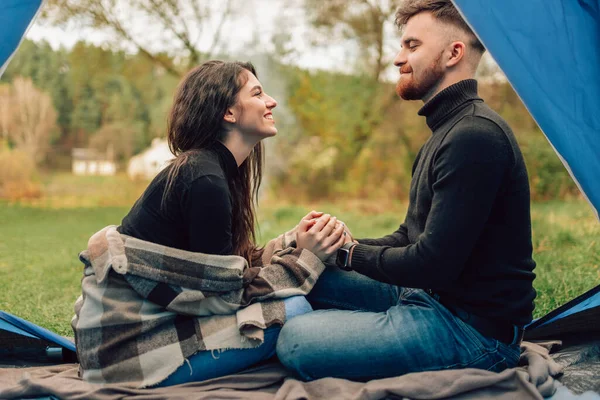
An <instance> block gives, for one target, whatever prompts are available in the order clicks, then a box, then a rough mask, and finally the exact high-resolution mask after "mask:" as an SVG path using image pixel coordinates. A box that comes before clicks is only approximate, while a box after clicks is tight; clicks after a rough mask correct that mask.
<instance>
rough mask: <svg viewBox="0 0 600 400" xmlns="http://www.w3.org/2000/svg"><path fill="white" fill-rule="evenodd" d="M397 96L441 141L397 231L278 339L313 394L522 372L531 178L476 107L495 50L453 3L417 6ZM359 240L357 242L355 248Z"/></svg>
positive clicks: (362, 245) (406, 8)
mask: <svg viewBox="0 0 600 400" xmlns="http://www.w3.org/2000/svg"><path fill="white" fill-rule="evenodd" d="M396 24H397V25H398V27H399V28H400V29H401V30H402V37H401V46H402V48H401V50H400V52H399V53H398V55H397V56H396V58H395V60H394V65H396V66H397V67H398V68H399V72H400V78H399V80H398V84H397V86H396V90H397V92H398V95H399V96H400V97H402V98H403V99H405V100H421V101H423V102H424V106H423V107H422V108H421V110H420V111H419V115H421V116H424V117H425V118H426V122H427V125H428V126H429V128H430V129H431V131H432V135H431V137H430V138H429V140H428V141H427V142H426V143H425V144H424V145H423V147H422V148H421V150H420V151H419V153H418V155H417V157H416V160H415V162H414V166H413V175H412V181H411V187H410V198H409V206H408V211H407V215H406V218H405V220H404V222H403V223H402V224H401V225H400V227H399V228H398V230H397V231H395V232H394V233H392V234H390V235H388V236H385V237H383V238H379V239H362V240H358V241H354V240H351V239H349V240H348V242H347V243H346V244H345V245H344V246H343V248H342V249H340V250H339V251H338V258H337V264H338V267H340V268H335V267H330V268H328V269H327V270H326V271H325V273H324V274H323V275H322V276H321V278H320V279H319V281H318V282H317V285H316V286H315V288H314V289H313V291H312V292H311V293H310V295H309V296H308V299H309V301H310V302H311V303H312V305H313V307H314V308H315V309H319V310H318V311H315V312H313V313H309V314H306V315H303V316H300V317H297V318H295V319H294V320H292V321H290V322H289V323H287V324H286V325H285V326H284V327H283V329H282V331H281V334H280V336H279V342H278V345H277V354H278V356H279V358H280V360H281V361H282V363H283V364H284V365H285V366H286V367H287V368H289V369H290V370H292V371H293V372H295V373H296V374H297V375H298V376H300V377H301V378H302V379H305V380H312V379H318V378H322V377H328V376H331V377H340V378H346V379H353V380H370V379H376V378H384V377H389V376H397V375H401V374H406V373H409V372H418V371H430V370H441V369H447V368H481V369H487V370H491V371H502V370H503V369H505V368H511V367H515V366H516V365H517V362H518V360H519V354H520V348H519V344H520V342H521V340H522V333H523V326H524V325H526V324H527V323H529V322H530V321H531V318H532V311H533V308H534V306H533V300H534V298H535V290H534V289H533V279H534V277H535V274H534V273H533V269H534V267H535V262H534V261H533V259H532V243H531V218H530V197H529V183H528V177H527V171H526V168H525V163H524V161H523V156H522V154H521V151H520V150H519V147H518V145H517V141H516V140H515V137H514V135H513V133H512V131H511V129H510V127H509V126H508V125H507V123H506V122H505V121H504V120H503V119H502V118H501V117H500V116H499V115H498V114H496V113H495V112H494V111H492V110H491V109H490V108H489V107H488V106H487V105H485V104H484V102H483V100H482V99H481V98H479V97H478V95H477V81H476V80H474V79H473V78H474V76H475V71H476V69H477V66H478V64H479V62H480V60H481V56H482V54H483V52H484V47H483V46H482V44H481V43H480V42H479V40H478V39H477V37H476V36H475V35H474V34H473V32H472V31H471V29H470V28H469V26H468V25H467V24H466V23H465V21H464V20H463V19H462V18H461V16H460V14H459V13H458V11H457V10H456V8H455V7H454V6H453V5H452V2H451V1H450V0H407V1H404V2H403V3H402V5H401V6H400V8H399V10H398V12H397V14H396ZM348 236H349V237H350V235H348Z"/></svg>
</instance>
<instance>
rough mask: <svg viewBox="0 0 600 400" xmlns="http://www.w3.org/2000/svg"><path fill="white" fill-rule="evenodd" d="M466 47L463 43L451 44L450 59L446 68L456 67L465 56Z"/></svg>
mask: <svg viewBox="0 0 600 400" xmlns="http://www.w3.org/2000/svg"><path fill="white" fill-rule="evenodd" d="M466 47H467V46H466V45H465V44H464V43H463V42H460V41H457V42H452V43H451V44H450V58H449V59H448V61H447V62H446V67H448V68H451V67H454V66H456V65H457V64H458V63H459V62H460V60H462V59H463V57H464V56H465V50H466Z"/></svg>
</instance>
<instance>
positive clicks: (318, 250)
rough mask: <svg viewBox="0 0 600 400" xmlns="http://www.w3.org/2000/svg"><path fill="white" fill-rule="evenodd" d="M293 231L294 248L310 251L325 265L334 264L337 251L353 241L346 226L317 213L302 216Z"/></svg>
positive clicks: (333, 218)
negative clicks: (294, 232)
mask: <svg viewBox="0 0 600 400" xmlns="http://www.w3.org/2000/svg"><path fill="white" fill-rule="evenodd" d="M295 230H296V247H297V248H303V249H306V250H309V251H311V252H312V253H313V254H314V255H316V256H317V257H318V258H319V259H320V260H321V261H322V262H323V263H326V264H334V263H335V257H336V255H337V250H338V249H339V248H340V247H342V246H343V245H344V244H345V243H348V242H352V241H353V240H354V239H353V238H352V234H351V233H350V231H349V230H348V227H347V226H346V224H344V223H343V222H342V221H340V220H338V219H337V218H336V217H334V216H331V215H330V214H324V213H322V212H318V211H311V212H310V213H308V214H307V215H306V216H304V217H303V218H302V219H301V220H300V223H299V224H298V225H297V226H296V228H295Z"/></svg>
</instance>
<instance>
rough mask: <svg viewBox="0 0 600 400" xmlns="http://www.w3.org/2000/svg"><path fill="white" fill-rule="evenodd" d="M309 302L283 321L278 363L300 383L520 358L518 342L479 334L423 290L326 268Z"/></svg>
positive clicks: (495, 365)
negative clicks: (307, 309)
mask: <svg viewBox="0 0 600 400" xmlns="http://www.w3.org/2000/svg"><path fill="white" fill-rule="evenodd" d="M307 298H308V300H309V302H310V303H311V305H312V306H313V308H315V309H320V310H318V311H314V312H311V313H308V314H305V315H301V316H298V317H296V318H295V319H294V320H292V321H290V322H288V323H286V324H285V325H284V326H283V328H282V330H281V333H280V335H279V339H278V343H277V355H278V356H279V359H280V360H281V362H282V363H283V364H284V365H285V366H286V367H287V368H288V369H289V370H291V371H292V372H294V373H296V374H297V375H298V376H299V377H300V378H301V379H303V380H313V379H319V378H323V377H338V378H346V379H352V380H361V381H366V380H370V379H377V378H385V377H391V376H398V375H403V374H406V373H410V372H420V371H431V370H442V369H448V368H480V369H487V370H491V371H501V370H503V369H505V368H508V367H514V366H516V365H517V362H518V360H519V356H520V349H519V345H518V344H510V345H507V344H504V343H502V342H499V341H498V340H495V339H492V338H487V337H484V336H482V335H481V334H480V333H479V332H478V331H476V330H475V329H474V328H472V327H471V326H470V325H468V324H467V323H465V322H463V321H462V320H461V319H459V318H457V317H456V316H454V315H453V314H452V313H451V312H450V311H448V309H446V308H445V307H444V306H442V305H441V304H440V303H439V302H438V301H437V300H435V299H434V298H433V297H431V296H430V295H429V294H427V293H426V292H424V291H423V290H420V289H410V288H400V287H397V286H393V285H388V284H385V283H381V282H377V281H375V280H373V279H370V278H368V277H366V276H364V275H361V274H358V273H356V272H346V271H341V270H339V269H337V268H333V267H329V268H327V270H326V271H325V272H324V273H323V274H322V275H321V277H320V278H319V281H318V282H317V284H316V285H315V287H314V288H313V290H312V291H311V293H310V294H309V295H308V297H307ZM332 308H335V309H332Z"/></svg>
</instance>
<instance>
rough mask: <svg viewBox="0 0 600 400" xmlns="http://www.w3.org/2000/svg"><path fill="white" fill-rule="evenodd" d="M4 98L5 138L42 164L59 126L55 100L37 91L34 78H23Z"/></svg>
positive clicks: (0, 103)
mask: <svg viewBox="0 0 600 400" xmlns="http://www.w3.org/2000/svg"><path fill="white" fill-rule="evenodd" d="M1 98H2V100H1V101H0V121H1V122H0V127H1V129H2V131H3V136H5V137H7V138H8V139H9V140H10V141H11V142H12V143H13V144H14V146H15V147H16V148H17V149H18V150H21V151H23V152H25V153H27V154H28V155H29V156H30V157H31V159H32V160H34V161H35V162H36V163H39V162H40V161H42V160H43V158H44V156H45V154H46V150H47V148H48V144H49V142H50V134H51V132H52V131H53V130H54V129H55V127H56V117H57V115H56V111H55V110H54V107H53V106H52V99H51V98H50V96H49V95H48V94H47V93H44V92H42V91H40V90H39V89H37V88H36V87H35V86H34V85H33V82H32V80H31V79H29V78H20V77H19V78H16V79H15V80H14V81H13V84H12V86H11V87H10V89H9V90H8V91H4V93H2V94H1Z"/></svg>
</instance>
